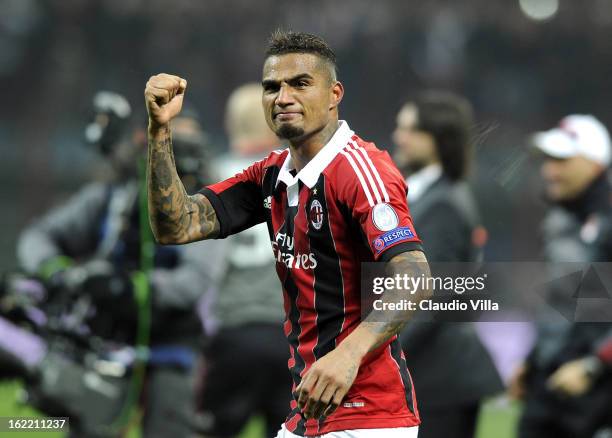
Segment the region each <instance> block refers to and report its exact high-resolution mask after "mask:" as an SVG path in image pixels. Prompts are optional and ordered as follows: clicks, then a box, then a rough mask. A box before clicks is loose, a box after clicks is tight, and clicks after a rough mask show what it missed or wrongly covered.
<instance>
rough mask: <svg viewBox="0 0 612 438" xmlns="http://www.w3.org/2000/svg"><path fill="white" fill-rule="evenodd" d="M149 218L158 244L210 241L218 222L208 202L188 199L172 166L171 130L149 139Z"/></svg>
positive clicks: (204, 198)
mask: <svg viewBox="0 0 612 438" xmlns="http://www.w3.org/2000/svg"><path fill="white" fill-rule="evenodd" d="M147 172H148V178H149V184H148V190H149V216H150V219H151V227H152V228H153V232H154V234H155V235H156V237H157V238H158V240H159V241H160V242H161V243H187V242H192V241H194V240H200V239H206V238H213V237H216V236H218V234H219V222H218V220H217V216H216V214H215V211H214V209H213V207H212V205H211V204H210V201H209V200H208V199H206V197H204V196H203V195H193V196H189V195H188V194H187V192H186V191H185V188H184V186H183V183H182V182H181V180H180V178H179V176H178V174H177V172H176V165H175V162H174V154H173V152H172V138H171V134H170V129H168V128H165V129H164V130H163V131H162V132H161V133H159V134H158V135H157V136H156V137H155V138H152V136H149V166H148V169H147Z"/></svg>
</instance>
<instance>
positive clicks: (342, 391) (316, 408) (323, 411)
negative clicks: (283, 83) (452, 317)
mask: <svg viewBox="0 0 612 438" xmlns="http://www.w3.org/2000/svg"><path fill="white" fill-rule="evenodd" d="M386 271H387V272H386V275H387V276H388V277H395V276H396V275H400V276H402V277H403V276H404V275H408V276H409V277H421V276H423V277H424V278H428V277H429V276H430V272H429V265H428V264H427V259H426V258H425V254H423V252H421V251H409V252H404V253H401V254H398V255H396V256H395V257H393V258H392V259H391V260H390V261H389V262H388V263H387V266H386ZM424 283H426V282H424ZM424 283H421V284H424ZM402 293H404V292H402ZM430 295H431V291H430V290H428V289H426V288H423V289H421V290H418V291H415V293H414V294H411V295H410V299H411V301H413V302H418V301H420V300H423V299H426V298H428V297H429V296H430ZM401 298H407V297H403V296H402V295H401V294H400V295H397V294H391V293H389V292H386V293H385V294H384V295H383V296H382V300H383V302H398V300H399V299H401ZM417 307H418V306H417ZM412 313H413V312H409V311H406V310H399V311H392V310H385V311H383V312H372V313H370V314H369V315H368V317H367V318H366V319H365V320H363V321H362V322H361V323H360V324H359V325H358V326H357V328H356V329H355V330H354V331H353V332H352V333H351V334H350V335H349V336H347V337H346V339H345V340H344V341H343V342H342V343H341V344H340V345H338V346H337V347H336V349H335V350H333V351H331V352H330V353H328V354H326V355H325V356H323V357H322V358H321V359H319V360H318V361H316V362H315V363H314V364H313V365H312V367H310V369H309V370H308V371H307V372H306V374H304V376H303V379H302V381H301V383H300V385H299V386H298V387H297V388H296V392H297V393H298V406H299V407H300V408H301V409H303V411H304V415H305V416H306V418H320V417H321V416H322V415H324V416H327V415H330V414H331V413H332V412H333V411H335V410H336V408H337V407H338V406H339V405H340V403H341V402H342V399H343V398H344V396H345V395H346V393H347V392H348V390H349V389H350V387H351V386H352V384H353V382H354V380H355V378H356V377H357V372H358V371H359V366H360V365H361V361H362V359H363V358H364V356H366V355H367V354H368V353H370V352H372V351H374V350H376V349H377V348H379V347H381V346H383V345H384V344H385V343H387V342H388V341H389V340H390V339H391V338H392V337H393V336H395V335H396V334H398V333H399V332H400V331H401V330H402V328H403V327H404V326H405V325H406V323H407V322H408V321H409V320H410V318H411V316H412V315H411V314H412Z"/></svg>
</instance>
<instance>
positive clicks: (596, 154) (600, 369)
mask: <svg viewBox="0 0 612 438" xmlns="http://www.w3.org/2000/svg"><path fill="white" fill-rule="evenodd" d="M531 145H532V146H533V148H534V150H535V151H536V152H537V153H538V156H539V157H540V158H541V176H542V179H543V181H544V188H545V197H546V199H547V201H548V202H549V203H550V208H549V211H548V213H547V215H546V217H545V218H544V221H543V223H542V232H543V238H544V258H545V259H546V261H547V262H548V264H549V273H550V275H551V280H554V279H560V278H564V279H565V281H551V283H550V286H549V288H548V291H547V292H548V296H547V299H548V301H547V302H548V303H550V304H551V309H554V310H553V311H552V313H555V314H556V316H558V317H557V318H552V317H551V316H554V315H548V316H543V319H542V320H541V321H540V322H539V323H538V338H537V341H536V344H535V346H534V348H533V350H532V352H531V354H530V355H529V356H528V357H527V360H526V362H525V363H524V364H523V365H522V366H521V367H520V368H519V369H518V370H517V371H516V373H515V376H514V378H513V381H512V383H511V386H510V393H511V395H513V396H515V397H516V398H523V399H524V400H525V408H524V411H523V416H522V418H521V421H520V426H519V436H520V437H523V438H531V437H533V438H535V437H538V438H546V437H567V438H570V437H571V438H591V437H603V436H611V434H612V429H610V425H611V424H612V372H611V371H612V368H611V366H612V314H611V313H610V312H609V310H610V309H608V314H607V316H606V315H605V314H603V315H602V313H601V312H602V311H604V312H605V303H604V302H602V301H601V300H596V302H594V303H595V306H596V307H597V308H596V309H594V308H590V309H589V308H588V307H586V308H585V307H583V306H582V304H585V303H587V304H588V301H589V300H588V299H587V300H585V301H582V300H580V293H581V292H584V291H586V290H587V289H590V290H594V291H595V292H596V293H597V294H598V296H600V297H607V298H608V299H607V302H608V303H609V301H610V295H609V293H610V292H609V291H607V290H606V286H605V285H604V283H602V281H601V278H606V277H605V274H606V266H607V264H606V265H604V266H602V267H600V268H597V269H596V267H597V266H598V265H592V266H593V267H591V268H590V270H589V271H586V273H585V274H584V275H583V274H582V273H581V272H580V271H581V270H582V269H583V268H584V266H588V264H590V263H592V262H608V261H610V260H611V259H612V190H611V185H610V179H609V172H608V168H609V165H610V136H609V134H608V131H607V130H606V128H605V127H604V126H603V124H602V123H601V122H599V121H598V120H597V119H596V118H595V117H593V116H591V115H570V116H567V117H565V118H563V119H562V120H561V122H560V123H559V125H558V126H557V127H555V128H553V129H551V130H549V131H546V132H541V133H537V134H535V135H534V136H533V138H532V141H531ZM597 270H599V275H598V274H597ZM607 270H608V271H609V269H607ZM576 271H578V274H580V275H579V277H578V281H577V282H573V281H571V278H572V274H576ZM609 278H610V277H608V279H609ZM601 294H603V295H601ZM590 298H592V297H590ZM579 305H581V307H578V306H579ZM602 316H604V317H603V318H602ZM594 321H602V322H594Z"/></svg>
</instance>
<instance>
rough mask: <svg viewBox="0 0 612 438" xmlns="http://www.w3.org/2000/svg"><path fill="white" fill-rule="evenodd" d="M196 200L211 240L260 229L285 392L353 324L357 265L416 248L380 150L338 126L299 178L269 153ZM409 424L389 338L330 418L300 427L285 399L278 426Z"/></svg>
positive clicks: (410, 401)
mask: <svg viewBox="0 0 612 438" xmlns="http://www.w3.org/2000/svg"><path fill="white" fill-rule="evenodd" d="M201 193H202V194H204V195H205V196H206V197H207V198H208V199H209V200H210V202H211V204H212V205H213V207H214V209H215V212H216V214H217V217H218V220H219V224H220V226H221V228H220V237H225V236H228V235H230V234H233V233H238V232H240V231H242V230H244V229H246V228H249V227H251V226H253V225H255V224H257V223H260V222H266V223H267V225H268V231H269V234H270V240H271V245H272V250H273V252H274V257H275V259H276V270H277V273H278V276H279V278H280V281H281V284H282V289H283V295H284V306H285V312H286V318H285V323H284V328H285V334H286V335H287V339H288V340H289V350H290V357H289V369H290V371H291V374H292V377H293V382H294V389H295V387H296V386H297V385H298V384H299V383H300V380H301V377H302V376H303V375H304V373H305V372H306V371H307V370H308V369H309V367H310V366H311V365H312V364H313V363H314V362H315V361H316V360H317V359H319V358H321V357H322V356H324V355H325V354H326V353H328V352H330V351H331V350H333V349H334V348H335V347H336V345H338V344H339V343H341V342H342V341H343V339H345V338H346V337H347V336H348V335H349V334H350V333H351V332H352V331H353V330H354V329H355V328H356V327H357V326H358V325H359V323H360V321H361V300H360V291H361V290H360V276H361V263H362V262H371V261H376V260H382V261H387V260H389V259H391V258H392V257H393V256H394V255H397V254H399V253H401V252H405V251H411V250H415V249H421V245H420V240H419V238H418V237H417V234H416V232H415V230H414V226H413V224H412V219H411V217H410V213H409V210H408V205H407V201H406V194H407V187H406V183H405V181H404V179H403V178H402V176H401V174H400V172H399V171H398V169H397V168H396V167H395V165H394V164H393V162H392V160H391V158H390V157H389V154H388V153H387V152H384V151H381V150H379V149H377V148H376V146H375V145H374V144H372V143H368V142H365V141H363V140H362V139H360V138H359V137H358V136H357V135H355V134H354V132H353V131H351V130H350V128H349V127H348V125H347V123H346V122H344V121H341V122H340V124H339V128H338V130H337V131H336V133H335V134H334V136H333V137H332V138H331V140H330V141H329V142H328V143H327V144H326V145H325V146H324V147H323V148H322V149H321V150H320V151H319V152H318V153H317V155H316V156H315V157H314V158H313V159H312V160H310V162H308V164H307V165H306V166H305V167H304V168H303V169H302V170H301V171H300V172H299V173H297V174H296V172H295V170H294V169H293V168H292V164H291V156H290V152H289V150H288V149H287V150H283V151H276V152H273V153H271V154H270V155H269V156H268V157H267V158H266V159H264V160H261V161H258V162H256V163H254V164H253V165H252V166H250V167H249V168H247V169H245V170H244V171H243V172H241V173H239V174H237V175H236V176H234V177H232V178H229V179H227V180H225V181H223V182H220V183H217V184H214V185H211V186H208V187H206V188H204V189H203V190H202V191H201ZM244 292H245V293H248V291H244ZM418 423H419V419H418V413H417V408H416V401H415V398H414V391H413V389H412V382H411V379H410V375H409V373H408V370H407V368H406V363H405V360H404V357H403V354H402V351H401V347H400V344H399V341H398V339H397V337H394V338H393V339H391V340H390V341H389V342H388V343H386V344H385V345H383V346H381V347H380V348H378V349H377V350H376V351H374V352H372V353H370V354H369V355H368V356H367V357H366V358H365V359H364V361H363V362H362V365H361V367H360V369H359V372H358V375H357V378H356V379H355V382H354V384H353V386H352V387H351V389H350V391H349V393H348V394H347V396H346V397H345V399H344V401H343V404H342V406H340V407H339V408H338V409H337V410H336V411H335V412H334V413H333V414H332V415H330V416H329V417H327V418H324V419H321V420H314V419H310V420H305V419H304V417H303V416H302V414H301V412H300V410H299V408H298V407H297V402H296V401H295V400H293V401H292V402H291V413H290V414H289V416H288V418H287V421H286V423H285V425H286V427H287V429H288V430H289V431H291V432H293V433H295V434H298V435H303V436H314V435H320V434H323V433H328V432H332V431H336V430H347V429H367V428H383V427H406V426H414V425H417V424H418Z"/></svg>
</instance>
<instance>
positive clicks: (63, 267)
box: [18, 92, 223, 437]
mask: <svg viewBox="0 0 612 438" xmlns="http://www.w3.org/2000/svg"><path fill="white" fill-rule="evenodd" d="M94 112H95V115H94V119H93V121H92V123H90V124H89V125H88V126H87V128H86V131H85V136H86V139H87V140H88V142H89V143H90V144H92V145H94V146H95V147H96V148H97V150H98V151H99V152H100V154H101V155H102V156H103V157H104V158H105V159H107V160H108V161H109V163H110V165H111V167H112V169H113V171H114V176H113V178H111V181H109V182H92V183H90V184H88V185H87V186H85V187H84V188H82V189H81V190H80V191H79V192H78V193H77V194H76V195H74V196H73V197H72V198H71V199H70V200H68V202H66V203H65V204H64V205H61V206H59V207H56V208H54V209H53V210H51V211H50V212H48V213H47V214H45V215H44V217H43V218H41V219H40V220H38V221H37V222H35V223H34V224H32V225H30V226H29V227H28V228H26V230H24V231H23V233H22V234H21V236H20V238H19V245H18V255H19V261H20V263H21V265H22V266H23V268H24V269H25V270H26V272H28V273H30V274H33V275H40V276H42V277H43V278H45V279H46V280H47V283H48V284H49V285H50V286H51V288H52V290H51V292H52V293H55V294H60V293H62V294H66V295H67V296H68V297H72V299H73V300H76V299H78V298H80V297H82V296H87V297H89V298H90V299H91V302H92V303H93V309H92V313H93V316H92V318H91V319H90V320H89V321H88V322H89V330H90V331H91V335H90V338H89V342H91V343H92V345H93V344H94V343H95V342H96V340H98V344H99V343H100V339H102V340H105V341H107V342H109V341H110V342H112V343H113V345H117V346H124V347H125V348H124V351H129V347H130V346H139V345H136V344H140V343H141V342H143V341H144V342H146V341H147V340H148V341H149V342H148V346H149V348H148V355H147V360H146V363H147V373H146V380H145V383H144V390H143V391H142V392H141V394H140V395H141V396H142V399H141V408H142V409H143V411H144V418H143V433H144V435H145V436H147V437H168V436H173V437H187V436H189V435H190V433H191V432H190V430H191V429H190V420H191V417H192V413H193V365H194V359H195V356H196V346H197V342H198V341H199V340H200V337H201V333H202V326H201V323H200V321H199V319H198V317H197V313H196V304H197V301H198V300H199V299H200V297H201V296H202V295H203V294H204V293H205V292H206V291H207V289H208V288H210V287H212V286H213V285H214V284H216V282H217V281H218V276H219V275H220V272H219V270H218V268H217V265H216V263H215V260H214V258H211V257H210V254H220V253H222V249H221V246H222V245H223V243H222V242H206V243H204V242H200V243H198V244H196V245H189V246H185V247H172V246H165V247H162V246H156V245H154V244H153V240H152V236H150V230H149V226H148V222H143V217H144V218H145V221H146V218H147V211H146V204H144V203H143V202H141V201H143V198H142V196H141V195H142V191H141V190H140V188H141V181H139V167H138V164H139V161H142V160H144V157H143V153H144V152H145V148H144V144H143V143H142V142H141V141H139V139H144V133H143V132H142V129H141V128H138V129H136V130H135V131H134V130H132V128H131V120H132V118H131V108H130V105H129V103H128V102H127V100H126V99H125V98H124V97H123V96H121V95H118V94H116V93H110V92H99V93H97V94H96V96H95V98H94ZM173 136H174V148H175V160H176V163H177V168H178V172H179V174H180V175H181V177H182V178H184V184H185V186H186V187H187V188H188V189H191V190H192V191H195V190H197V188H199V187H200V186H201V185H202V184H204V183H205V182H206V175H204V174H203V172H202V170H203V169H202V166H201V165H200V163H201V162H202V158H203V157H202V151H203V148H204V147H205V136H204V132H203V130H202V128H201V126H200V124H199V121H198V119H197V117H195V115H194V114H193V113H190V112H189V111H184V112H183V114H182V117H180V118H177V119H176V120H175V121H173ZM141 177H142V176H141ZM143 227H144V229H143ZM143 284H144V286H143ZM143 290H144V291H145V292H144V293H145V294H146V293H147V291H148V294H149V301H148V303H149V304H146V299H145V301H143V300H142V295H140V296H139V294H142V293H143ZM143 306H145V307H146V306H150V307H149V309H150V312H151V313H150V327H148V329H145V331H144V332H143V331H142V330H141V329H142V326H141V324H142V323H143V321H144V320H146V319H147V318H148V316H147V314H148V311H149V310H146V309H145V308H143ZM134 353H139V354H141V353H142V352H134ZM134 353H133V354H134ZM133 354H132V356H133ZM129 365H133V363H131V364H129ZM128 368H129V367H128ZM132 375H134V372H133V371H132ZM122 376H123V378H124V379H126V380H129V379H131V378H132V377H131V376H130V373H129V372H127V373H123V374H122ZM83 378H85V377H83ZM76 397H77V398H78V397H79V394H78V393H77V394H76ZM121 403H125V401H124V400H121ZM82 405H83V406H81V409H83V410H87V409H98V407H96V406H95V405H92V406H89V407H88V406H87V400H83V401H82ZM121 407H122V406H118V407H117V411H120V408H121ZM101 426H108V424H106V425H96V424H94V425H90V424H80V423H79V422H78V421H75V424H74V427H72V424H71V428H72V429H73V430H72V433H73V434H74V435H75V436H94V435H95V436H110V435H111V433H109V435H103V434H101V433H99V432H94V430H97V429H99V428H100V427H101ZM113 435H114V433H113Z"/></svg>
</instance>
